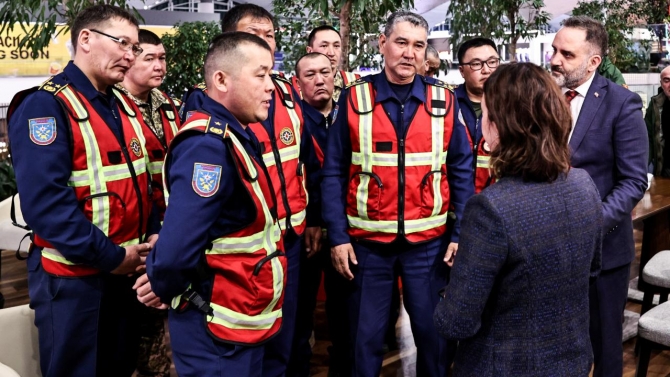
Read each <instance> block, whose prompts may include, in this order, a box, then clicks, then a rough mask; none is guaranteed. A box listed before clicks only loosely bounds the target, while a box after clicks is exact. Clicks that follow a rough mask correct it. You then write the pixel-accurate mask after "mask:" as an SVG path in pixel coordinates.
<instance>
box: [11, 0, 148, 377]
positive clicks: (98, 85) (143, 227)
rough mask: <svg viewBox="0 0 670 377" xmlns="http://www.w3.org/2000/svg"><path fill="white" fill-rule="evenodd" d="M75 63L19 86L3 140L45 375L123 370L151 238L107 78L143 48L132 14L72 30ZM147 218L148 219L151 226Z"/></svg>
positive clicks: (144, 185) (91, 17)
mask: <svg viewBox="0 0 670 377" xmlns="http://www.w3.org/2000/svg"><path fill="white" fill-rule="evenodd" d="M71 33H72V45H73V46H74V48H75V54H74V60H73V61H72V62H70V63H69V64H68V65H67V67H65V70H64V71H63V73H61V74H58V75H56V76H54V77H51V78H50V79H49V80H48V81H47V82H45V83H44V84H42V85H41V86H40V87H39V88H33V89H29V90H26V91H23V92H21V93H19V94H17V95H16V96H15V97H14V99H13V100H12V103H11V105H10V109H9V136H10V143H11V148H12V159H13V164H14V169H15V170H16V179H17V184H18V188H19V193H20V196H21V202H22V206H21V207H22V210H23V215H24V218H25V220H26V222H27V224H28V225H29V226H30V228H32V230H33V232H34V234H33V237H32V241H33V243H32V245H31V248H30V254H29V257H28V286H29V294H30V304H31V307H32V308H34V309H35V324H36V325H37V329H38V332H39V348H40V366H41V370H42V375H43V376H130V375H132V373H133V371H134V370H135V363H136V360H137V346H138V339H137V336H138V335H137V334H138V333H139V332H138V331H137V327H136V325H137V323H138V321H137V320H136V316H135V315H136V312H137V310H138V308H139V307H140V304H139V303H138V302H137V300H136V299H135V292H134V291H133V290H132V285H133V283H134V280H135V279H134V278H131V277H129V275H132V274H134V273H135V272H136V271H137V270H138V268H140V267H142V265H143V264H144V259H145V257H144V255H145V254H146V253H148V251H149V250H150V249H151V245H153V243H155V241H156V238H157V236H156V235H153V236H150V237H148V238H147V235H150V234H152V231H153V232H156V231H157V229H155V228H156V227H157V226H156V224H155V222H154V221H153V218H151V219H150V216H149V214H150V213H151V212H152V208H151V205H152V203H151V199H150V198H151V192H150V189H149V187H150V186H149V182H150V177H149V176H148V172H147V154H146V148H145V145H144V143H143V140H144V138H143V137H142V135H141V126H140V122H141V119H140V118H139V117H140V116H141V114H140V111H139V109H138V108H137V107H136V105H135V104H134V103H133V102H132V101H127V100H124V99H123V98H122V97H121V96H120V94H119V92H118V91H116V90H115V89H113V86H114V84H116V83H118V82H121V81H123V79H124V76H125V75H126V73H127V71H128V70H129V69H130V67H131V66H132V65H133V64H134V63H135V58H136V57H137V56H138V55H139V54H140V53H141V52H142V49H141V48H140V47H139V45H138V43H137V41H138V22H137V20H136V19H135V17H133V16H132V15H131V14H130V13H128V12H127V11H126V10H124V9H121V8H118V7H114V6H109V5H97V6H92V7H89V8H87V9H85V10H84V11H82V12H81V13H80V14H79V15H78V16H77V17H76V19H75V20H74V22H73V24H72V28H71ZM151 225H153V226H151Z"/></svg>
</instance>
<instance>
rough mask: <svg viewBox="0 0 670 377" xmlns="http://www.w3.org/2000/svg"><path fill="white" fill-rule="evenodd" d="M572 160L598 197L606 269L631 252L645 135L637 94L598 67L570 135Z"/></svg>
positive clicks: (641, 193)
mask: <svg viewBox="0 0 670 377" xmlns="http://www.w3.org/2000/svg"><path fill="white" fill-rule="evenodd" d="M570 148H571V149H572V166H573V167H576V168H581V169H584V170H586V171H587V172H588V173H589V175H591V178H592V179H593V182H594V183H595V184H596V187H598V191H599V192H600V197H601V198H602V201H603V218H604V222H603V227H604V230H605V237H604V238H603V261H602V269H603V270H609V269H613V268H615V267H620V266H623V265H625V264H628V263H630V262H631V261H632V260H633V258H634V257H635V242H634V241H633V223H632V218H631V211H632V210H633V208H634V207H635V205H636V204H637V202H638V201H640V199H642V196H644V191H645V190H646V189H647V155H648V151H649V141H648V138H647V129H646V127H645V123H644V118H643V114H642V101H641V100H640V96H638V95H637V94H636V93H633V92H631V91H630V90H628V89H626V88H624V87H622V86H620V85H617V84H615V83H613V82H611V81H609V80H607V79H605V78H603V77H602V76H600V75H599V74H598V73H596V74H595V77H594V78H593V82H592V83H591V87H590V88H589V92H588V94H587V95H586V98H585V99H584V105H583V106H582V110H581V111H580V114H579V118H578V119H577V124H576V125H575V129H574V131H573V134H572V138H571V139H570Z"/></svg>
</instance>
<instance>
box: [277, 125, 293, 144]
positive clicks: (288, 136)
mask: <svg viewBox="0 0 670 377" xmlns="http://www.w3.org/2000/svg"><path fill="white" fill-rule="evenodd" d="M279 139H280V140H281V142H282V143H284V144H286V145H291V144H293V141H294V140H295V136H293V130H291V129H290V128H288V127H284V128H282V130H281V132H279Z"/></svg>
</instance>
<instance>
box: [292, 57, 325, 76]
mask: <svg viewBox="0 0 670 377" xmlns="http://www.w3.org/2000/svg"><path fill="white" fill-rule="evenodd" d="M319 56H322V57H324V58H326V59H327V60H328V62H329V63H330V58H329V57H328V56H326V55H324V54H322V53H320V52H308V53H306V54H305V55H303V56H301V57H300V58H299V59H298V61H296V62H295V76H296V77H298V76H300V62H301V61H303V59H314V58H317V57H319Z"/></svg>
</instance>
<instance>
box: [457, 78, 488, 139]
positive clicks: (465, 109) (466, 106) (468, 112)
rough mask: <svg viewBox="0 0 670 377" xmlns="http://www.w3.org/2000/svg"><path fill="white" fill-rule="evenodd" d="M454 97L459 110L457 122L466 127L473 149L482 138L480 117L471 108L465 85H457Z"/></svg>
mask: <svg viewBox="0 0 670 377" xmlns="http://www.w3.org/2000/svg"><path fill="white" fill-rule="evenodd" d="M454 95H455V96H456V99H458V107H459V110H460V112H459V113H458V117H459V118H458V120H459V121H460V122H461V123H463V124H465V126H466V127H467V129H468V133H469V134H470V138H471V140H472V146H473V149H474V146H475V144H479V142H480V141H481V140H482V137H484V135H483V133H482V127H481V124H482V117H481V115H480V116H479V117H478V116H477V113H475V109H474V108H473V107H472V101H470V97H468V92H467V91H466V90H465V84H463V85H459V86H458V88H456V90H454ZM473 152H474V151H473Z"/></svg>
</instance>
